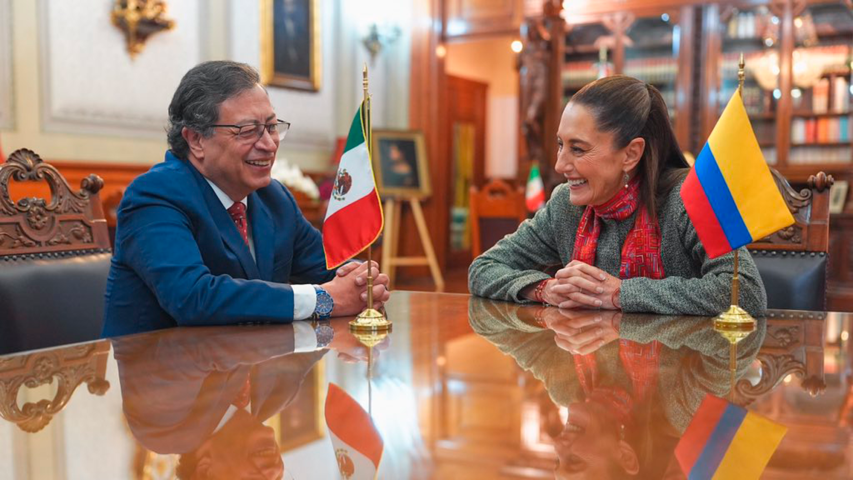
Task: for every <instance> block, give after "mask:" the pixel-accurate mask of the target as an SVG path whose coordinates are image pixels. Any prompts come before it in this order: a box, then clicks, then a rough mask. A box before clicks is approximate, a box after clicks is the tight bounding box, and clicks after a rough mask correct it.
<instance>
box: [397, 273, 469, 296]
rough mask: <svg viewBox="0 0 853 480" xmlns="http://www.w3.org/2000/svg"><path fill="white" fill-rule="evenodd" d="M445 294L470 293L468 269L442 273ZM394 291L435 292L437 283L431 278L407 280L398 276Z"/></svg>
mask: <svg viewBox="0 0 853 480" xmlns="http://www.w3.org/2000/svg"><path fill="white" fill-rule="evenodd" d="M442 274H443V275H444V291H445V293H468V269H467V268H465V269H455V270H450V271H445V272H442ZM394 290H409V291H415V292H434V291H435V283H434V282H433V281H432V278H430V277H417V278H406V277H401V276H398V277H397V279H396V285H394Z"/></svg>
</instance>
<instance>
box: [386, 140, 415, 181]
mask: <svg viewBox="0 0 853 480" xmlns="http://www.w3.org/2000/svg"><path fill="white" fill-rule="evenodd" d="M383 146H385V148H384V149H383V150H384V152H383V153H384V155H382V159H383V162H382V183H383V184H384V185H385V186H386V187H393V188H399V187H407V188H415V187H417V186H418V170H417V168H415V165H414V162H412V160H411V158H410V157H411V156H412V155H413V154H410V155H406V152H404V151H403V148H401V145H400V144H399V142H388V143H387V145H383Z"/></svg>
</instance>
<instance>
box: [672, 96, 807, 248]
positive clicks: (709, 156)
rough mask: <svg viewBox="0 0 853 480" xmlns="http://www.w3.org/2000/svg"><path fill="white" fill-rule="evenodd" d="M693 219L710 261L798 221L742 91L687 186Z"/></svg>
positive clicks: (683, 195) (683, 191) (685, 198)
mask: <svg viewBox="0 0 853 480" xmlns="http://www.w3.org/2000/svg"><path fill="white" fill-rule="evenodd" d="M681 199H682V200H683V201H684V208H685V209H687V215H688V216H689V217H690V220H691V221H692V222H693V226H694V227H695V228H696V233H697V234H699V240H701V241H702V245H704V246H705V251H706V252H707V253H708V256H709V257H710V258H716V257H719V256H720V255H723V254H726V253H728V252H730V251H732V250H734V249H736V248H740V247H742V246H744V245H746V244H748V243H751V242H753V241H755V240H758V239H761V238H763V237H765V236H767V235H770V234H771V233H773V232H776V231H777V230H779V229H781V228H785V227H787V226H789V225H791V224H793V223H794V217H792V216H791V212H790V211H788V207H787V205H785V200H783V199H782V195H781V194H780V193H779V189H778V188H777V187H776V183H775V182H774V181H773V176H772V175H771V174H770V169H769V168H768V167H767V163H766V162H765V161H764V156H763V155H762V154H761V148H759V146H758V141H757V140H756V139H755V134H754V133H753V132H752V126H751V125H750V123H749V117H748V116H747V114H746V109H745V108H744V107H743V99H742V98H741V94H740V92H736V93H735V94H734V96H733V97H732V99H731V100H730V101H729V104H728V105H727V106H726V109H725V110H724V111H723V115H722V116H721V117H720V120H719V121H717V125H716V126H715V127H714V130H713V131H712V132H711V136H710V137H709V138H708V143H706V144H705V147H704V148H702V151H701V152H700V153H699V156H698V157H697V158H696V164H695V165H694V167H693V169H692V170H691V171H690V174H689V175H688V176H687V180H685V181H684V184H683V185H682V186H681Z"/></svg>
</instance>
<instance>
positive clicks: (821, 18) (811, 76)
mask: <svg viewBox="0 0 853 480" xmlns="http://www.w3.org/2000/svg"><path fill="white" fill-rule="evenodd" d="M851 45H853V12H851V9H850V8H849V7H848V6H847V5H845V4H844V2H840V1H836V2H827V3H820V4H812V5H809V6H808V7H806V8H805V10H804V11H803V12H802V13H801V14H800V15H797V16H795V17H794V52H793V58H792V70H793V72H792V74H793V77H792V79H791V80H792V82H791V83H792V88H791V100H792V105H793V107H792V113H791V150H790V154H789V157H788V163H789V164H791V165H803V164H817V163H819V164H822V165H826V164H846V163H851V148H850V146H851V143H850V142H851V135H850V129H851V124H850V101H851V81H850V80H851V77H850V69H851V61H853V60H851Z"/></svg>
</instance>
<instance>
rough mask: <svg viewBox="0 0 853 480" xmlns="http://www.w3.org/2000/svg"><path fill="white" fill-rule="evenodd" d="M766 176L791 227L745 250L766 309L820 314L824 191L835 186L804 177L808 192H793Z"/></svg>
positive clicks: (825, 242)
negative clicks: (763, 293)
mask: <svg viewBox="0 0 853 480" xmlns="http://www.w3.org/2000/svg"><path fill="white" fill-rule="evenodd" d="M770 170H771V172H772V173H773V178H774V180H775V181H776V185H777V186H778V187H779V191H780V192H781V193H782V197H783V198H784V199H785V203H787V205H788V208H789V209H790V210H791V214H793V216H794V219H795V220H796V223H795V224H794V225H792V226H790V227H787V228H783V229H782V230H779V231H778V232H776V233H774V234H772V235H769V236H767V237H765V238H762V239H761V240H759V241H757V242H755V243H751V244H750V245H749V251H750V253H751V254H752V258H753V259H754V260H755V264H756V265H757V266H758V271H759V273H760V274H761V279H762V281H763V282H764V287H765V289H766V290H767V306H768V308H773V309H791V310H826V275H827V261H828V252H829V189H830V187H831V186H832V184H833V183H834V181H835V180H834V179H833V178H832V176H831V175H830V176H828V175H826V174H825V173H823V172H819V173H818V174H817V175H812V176H810V177H809V180H808V184H807V187H808V188H805V189H803V190H802V191H800V192H797V191H796V190H794V189H793V188H792V187H791V185H790V184H789V183H788V181H787V180H786V179H785V178H784V177H783V176H782V175H781V174H779V172H777V171H776V170H775V169H773V168H771V169H770Z"/></svg>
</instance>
